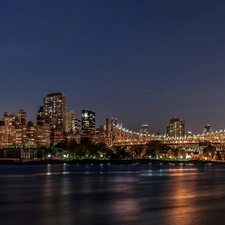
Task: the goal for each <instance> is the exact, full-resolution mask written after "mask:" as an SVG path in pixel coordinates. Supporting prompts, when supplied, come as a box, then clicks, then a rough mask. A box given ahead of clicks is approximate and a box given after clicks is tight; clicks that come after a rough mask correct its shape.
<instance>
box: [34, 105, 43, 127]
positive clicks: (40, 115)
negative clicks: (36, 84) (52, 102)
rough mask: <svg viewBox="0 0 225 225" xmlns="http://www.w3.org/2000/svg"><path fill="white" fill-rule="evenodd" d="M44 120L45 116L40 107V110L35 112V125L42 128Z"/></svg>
mask: <svg viewBox="0 0 225 225" xmlns="http://www.w3.org/2000/svg"><path fill="white" fill-rule="evenodd" d="M44 118H45V115H44V107H43V106H41V107H40V109H39V110H38V112H37V118H36V119H37V125H38V126H44V122H45V121H44Z"/></svg>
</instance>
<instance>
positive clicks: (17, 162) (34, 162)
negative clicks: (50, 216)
mask: <svg viewBox="0 0 225 225" xmlns="http://www.w3.org/2000/svg"><path fill="white" fill-rule="evenodd" d="M64 163H66V164H77V163H78V164H108V163H110V164H149V163H153V164H160V163H163V164H169V163H173V164H180V163H185V164H209V163H211V164H225V161H224V160H220V161H202V160H157V159H133V160H132V159H130V160H92V159H84V160H75V159H74V160H20V159H10V158H7V159H6V158H4V159H0V164H14V165H26V164H27V165H44V164H64Z"/></svg>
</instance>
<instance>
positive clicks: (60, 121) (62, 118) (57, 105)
mask: <svg viewBox="0 0 225 225" xmlns="http://www.w3.org/2000/svg"><path fill="white" fill-rule="evenodd" d="M66 108H67V105H66V95H65V94H63V93H62V92H59V93H52V94H48V95H47V96H46V97H45V98H44V108H43V109H44V125H49V126H50V128H51V129H52V130H61V131H63V132H65V130H66Z"/></svg>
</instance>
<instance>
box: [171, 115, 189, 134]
mask: <svg viewBox="0 0 225 225" xmlns="http://www.w3.org/2000/svg"><path fill="white" fill-rule="evenodd" d="M167 135H168V136H169V137H183V136H184V135H185V122H184V120H180V119H179V118H177V117H174V118H170V119H169V124H168V125H167Z"/></svg>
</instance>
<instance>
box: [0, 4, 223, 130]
mask: <svg viewBox="0 0 225 225" xmlns="http://www.w3.org/2000/svg"><path fill="white" fill-rule="evenodd" d="M0 79H1V80H0V82H1V87H0V95H1V98H0V116H1V115H3V113H4V112H5V111H7V112H8V113H9V114H11V113H12V112H14V111H18V110H19V109H20V108H24V109H25V111H26V112H27V113H28V119H29V120H32V121H34V122H35V117H36V112H37V110H38V109H39V107H40V106H41V105H43V97H44V96H46V95H47V94H49V93H52V92H64V93H65V94H66V95H67V105H68V107H67V108H68V110H70V109H74V110H75V114H76V116H77V117H78V118H79V117H80V111H81V110H82V109H90V110H92V111H95V112H96V120H97V125H100V124H103V123H104V122H105V118H106V117H112V116H113V117H117V118H118V121H119V123H122V124H123V125H124V126H125V127H126V128H128V129H132V130H134V131H138V130H139V128H140V127H141V125H142V124H148V125H149V131H150V132H162V133H164V132H165V131H166V124H167V123H168V120H169V117H179V118H180V119H184V120H185V122H186V130H190V131H193V132H194V133H202V132H203V127H204V126H205V125H207V124H211V125H212V128H213V130H214V131H215V130H220V129H224V128H225V99H224V97H225V1H224V0H182V1H181V0H1V1H0Z"/></svg>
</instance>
